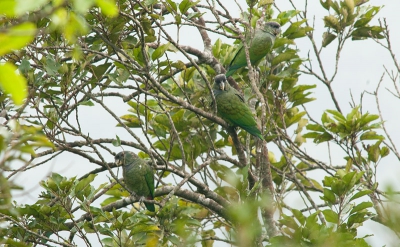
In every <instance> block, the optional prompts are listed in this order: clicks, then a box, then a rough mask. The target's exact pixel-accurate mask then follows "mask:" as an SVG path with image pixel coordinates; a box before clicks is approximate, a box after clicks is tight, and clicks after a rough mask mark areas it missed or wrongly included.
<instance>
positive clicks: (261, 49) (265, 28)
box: [225, 21, 281, 77]
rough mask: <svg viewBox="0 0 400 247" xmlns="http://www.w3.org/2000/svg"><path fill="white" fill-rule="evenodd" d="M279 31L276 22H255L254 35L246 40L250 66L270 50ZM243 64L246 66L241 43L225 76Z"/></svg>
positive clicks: (279, 27)
mask: <svg viewBox="0 0 400 247" xmlns="http://www.w3.org/2000/svg"><path fill="white" fill-rule="evenodd" d="M280 32H281V26H280V25H279V23H277V22H274V21H270V22H267V23H257V27H256V29H255V31H254V35H253V36H252V37H251V38H250V39H248V40H247V42H246V43H247V46H248V48H249V55H250V62H251V65H252V66H254V65H257V64H258V63H259V62H260V61H261V59H263V57H265V56H266V55H267V54H268V53H269V52H270V51H271V49H272V47H273V46H274V43H275V38H276V36H277V35H278V34H279V33H280ZM245 66H247V60H246V52H245V49H244V46H243V45H241V46H240V47H239V49H238V51H237V52H236V55H235V56H234V57H233V59H232V61H231V63H230V64H229V67H228V71H227V72H226V74H225V75H226V77H229V76H231V75H232V74H233V73H235V71H236V70H238V69H240V68H242V67H245Z"/></svg>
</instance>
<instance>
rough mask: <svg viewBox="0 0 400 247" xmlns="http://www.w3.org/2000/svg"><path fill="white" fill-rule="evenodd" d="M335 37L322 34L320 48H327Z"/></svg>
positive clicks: (326, 33)
mask: <svg viewBox="0 0 400 247" xmlns="http://www.w3.org/2000/svg"><path fill="white" fill-rule="evenodd" d="M336 37H337V36H336V35H334V34H333V33H330V32H324V34H323V35H322V46H323V47H327V46H328V45H329V44H330V43H331V42H332V41H334V40H335V39H336Z"/></svg>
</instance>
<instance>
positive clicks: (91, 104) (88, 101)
mask: <svg viewBox="0 0 400 247" xmlns="http://www.w3.org/2000/svg"><path fill="white" fill-rule="evenodd" d="M79 105H86V106H94V104H93V102H92V101H91V100H86V101H82V102H80V103H79Z"/></svg>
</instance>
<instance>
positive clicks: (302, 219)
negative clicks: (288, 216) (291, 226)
mask: <svg viewBox="0 0 400 247" xmlns="http://www.w3.org/2000/svg"><path fill="white" fill-rule="evenodd" d="M292 213H293V216H294V217H296V219H297V220H298V221H299V222H300V224H301V225H304V223H306V217H304V215H303V214H302V213H301V211H300V210H297V209H292Z"/></svg>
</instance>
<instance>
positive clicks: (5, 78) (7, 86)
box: [0, 48, 28, 105]
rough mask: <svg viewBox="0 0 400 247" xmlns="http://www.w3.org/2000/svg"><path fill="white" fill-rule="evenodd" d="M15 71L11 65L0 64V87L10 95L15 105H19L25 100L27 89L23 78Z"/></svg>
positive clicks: (15, 68) (14, 67)
mask: <svg viewBox="0 0 400 247" xmlns="http://www.w3.org/2000/svg"><path fill="white" fill-rule="evenodd" d="M0 49H1V48H0ZM17 70H18V68H17V67H16V66H15V65H13V64H11V63H8V62H6V63H4V64H0V86H1V88H2V89H3V90H4V92H5V93H7V94H10V95H11V99H12V100H13V101H14V103H15V104H16V105H20V104H22V102H23V101H24V99H25V98H26V96H27V91H28V89H27V82H26V79H25V77H23V76H22V75H20V74H17V73H16V71H17Z"/></svg>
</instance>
